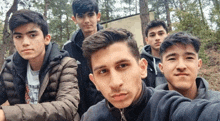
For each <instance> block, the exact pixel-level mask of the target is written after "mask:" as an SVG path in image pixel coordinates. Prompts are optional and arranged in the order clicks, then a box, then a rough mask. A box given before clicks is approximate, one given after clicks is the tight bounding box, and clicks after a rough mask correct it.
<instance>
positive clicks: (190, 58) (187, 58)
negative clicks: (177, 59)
mask: <svg viewBox="0 0 220 121" xmlns="http://www.w3.org/2000/svg"><path fill="white" fill-rule="evenodd" d="M186 59H190V60H191V59H194V58H193V57H187V58H186Z"/></svg>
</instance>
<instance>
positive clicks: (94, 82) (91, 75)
mask: <svg viewBox="0 0 220 121" xmlns="http://www.w3.org/2000/svg"><path fill="white" fill-rule="evenodd" d="M89 79H90V80H91V81H92V83H93V84H94V85H95V87H96V89H97V90H98V91H99V88H98V86H97V84H96V81H95V79H94V75H93V74H92V73H90V74H89Z"/></svg>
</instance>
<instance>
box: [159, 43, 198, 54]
mask: <svg viewBox="0 0 220 121" xmlns="http://www.w3.org/2000/svg"><path fill="white" fill-rule="evenodd" d="M171 53H173V54H177V55H180V54H187V53H194V54H195V55H197V54H198V53H197V52H196V51H195V48H194V47H193V45H192V44H187V45H184V44H175V45H172V46H170V47H168V48H167V49H166V50H165V52H164V54H163V55H162V56H163V57H165V56H167V55H169V54H171Z"/></svg>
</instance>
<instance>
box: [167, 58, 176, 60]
mask: <svg viewBox="0 0 220 121" xmlns="http://www.w3.org/2000/svg"><path fill="white" fill-rule="evenodd" d="M167 60H176V59H175V58H168V59H167Z"/></svg>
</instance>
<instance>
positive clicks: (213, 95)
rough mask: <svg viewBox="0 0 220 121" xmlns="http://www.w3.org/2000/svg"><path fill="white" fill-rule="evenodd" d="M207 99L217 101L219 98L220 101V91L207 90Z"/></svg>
mask: <svg viewBox="0 0 220 121" xmlns="http://www.w3.org/2000/svg"><path fill="white" fill-rule="evenodd" d="M206 99H208V100H210V101H217V100H218V101H220V92H218V91H212V90H209V91H208V92H207V96H206Z"/></svg>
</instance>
